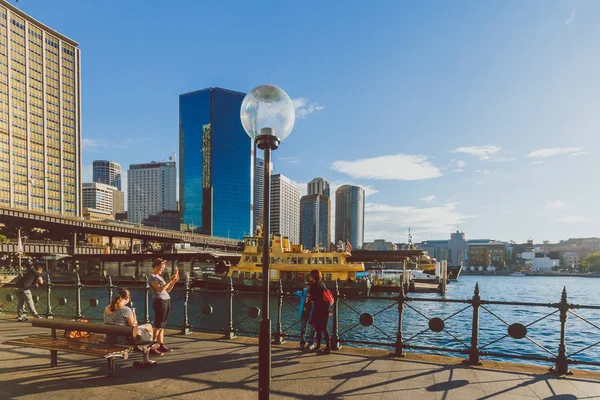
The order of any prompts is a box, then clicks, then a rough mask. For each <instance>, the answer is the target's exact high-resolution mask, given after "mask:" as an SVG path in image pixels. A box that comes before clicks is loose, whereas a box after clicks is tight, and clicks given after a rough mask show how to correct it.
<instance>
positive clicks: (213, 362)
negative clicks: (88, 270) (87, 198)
mask: <svg viewBox="0 0 600 400" xmlns="http://www.w3.org/2000/svg"><path fill="white" fill-rule="evenodd" d="M13 321H14V319H13V318H8V317H7V316H2V317H0V341H6V340H9V339H15V338H19V337H23V336H25V335H29V334H32V333H36V332H39V333H44V330H39V329H35V328H32V327H31V324H29V323H16V322H13ZM220 337H221V336H218V335H209V334H200V333H194V334H192V335H189V336H181V335H176V334H169V335H168V337H167V339H166V342H167V344H168V345H169V346H172V347H173V348H175V350H174V351H173V352H171V353H169V354H166V355H164V356H162V357H154V358H153V359H155V360H157V361H158V363H159V364H158V365H157V366H155V367H153V368H149V369H138V368H135V367H133V366H131V362H133V361H135V360H137V358H138V357H139V358H140V359H141V355H133V356H132V357H131V358H130V359H129V361H131V362H129V363H122V364H121V366H120V367H118V368H117V375H116V376H115V377H113V378H108V377H106V376H105V374H104V372H105V371H104V367H105V365H104V362H103V361H102V360H94V359H89V358H86V357H83V356H78V355H67V354H59V356H58V357H59V366H58V367H57V368H53V369H51V368H50V367H49V361H48V360H49V357H48V354H47V352H45V351H42V350H33V349H24V348H18V347H11V346H0V399H9V398H10V399H48V398H52V399H78V400H79V399H159V398H167V397H168V398H175V399H210V400H217V399H227V400H230V399H235V400H242V399H253V400H255V399H256V398H258V394H257V379H258V376H257V375H258V365H257V362H258V361H257V360H258V347H257V341H256V339H252V338H238V339H234V340H221V339H220ZM296 345H297V344H296V343H295V342H288V343H286V344H284V345H282V346H273V374H272V376H273V380H272V383H271V398H272V399H390V400H391V399H400V398H406V399H461V400H467V399H492V398H493V399H537V398H550V399H577V398H581V399H583V398H585V399H591V398H600V373H595V372H585V371H575V374H574V375H573V376H570V377H568V378H559V377H556V376H553V375H549V374H547V373H546V372H547V371H546V369H544V368H540V367H533V366H524V365H518V364H508V363H496V362H489V361H488V362H486V363H485V365H484V366H482V367H475V368H471V367H467V366H464V365H463V364H461V360H459V359H456V358H450V357H441V356H427V355H416V354H409V355H408V356H407V357H405V358H393V357H390V356H388V355H387V354H388V353H387V352H385V351H379V350H365V349H350V348H345V349H344V350H342V351H340V352H337V353H335V354H332V355H329V356H327V355H324V356H319V355H315V354H313V353H306V352H305V353H302V352H299V351H297V350H295V349H294V347H295V346H296Z"/></svg>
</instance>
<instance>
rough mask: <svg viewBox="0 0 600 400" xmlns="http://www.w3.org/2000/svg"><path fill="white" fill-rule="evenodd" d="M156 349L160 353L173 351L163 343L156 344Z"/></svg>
mask: <svg viewBox="0 0 600 400" xmlns="http://www.w3.org/2000/svg"><path fill="white" fill-rule="evenodd" d="M158 351H160V352H161V353H166V352H169V351H173V349H171V348H170V347H167V346H165V344H164V343H161V344H160V346H158Z"/></svg>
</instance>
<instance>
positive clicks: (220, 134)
mask: <svg viewBox="0 0 600 400" xmlns="http://www.w3.org/2000/svg"><path fill="white" fill-rule="evenodd" d="M244 96H245V94H244V93H239V92H234V91H231V90H225V89H220V88H209V89H204V90H199V91H197V92H191V93H186V94H182V95H180V96H179V156H180V158H179V159H180V169H179V200H180V210H181V219H182V221H181V222H182V223H183V224H186V225H187V226H189V227H195V229H193V230H194V231H196V232H199V233H204V234H208V235H213V236H219V237H229V238H231V239H242V238H243V237H244V236H245V235H248V234H250V233H252V225H253V221H252V219H253V184H254V181H253V176H254V143H253V142H252V141H251V140H250V137H249V136H248V135H247V134H246V132H245V131H244V128H243V127H242V123H241V121H240V107H241V105H242V100H243V99H244Z"/></svg>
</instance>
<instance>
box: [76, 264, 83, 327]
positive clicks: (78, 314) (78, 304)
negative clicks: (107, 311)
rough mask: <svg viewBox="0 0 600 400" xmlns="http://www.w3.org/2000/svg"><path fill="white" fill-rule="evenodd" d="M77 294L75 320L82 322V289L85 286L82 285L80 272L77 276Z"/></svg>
mask: <svg viewBox="0 0 600 400" xmlns="http://www.w3.org/2000/svg"><path fill="white" fill-rule="evenodd" d="M75 277H76V279H75V292H76V294H77V297H76V298H75V320H76V321H81V319H82V318H83V315H81V288H82V287H83V285H82V284H81V279H79V272H78V273H77V274H75Z"/></svg>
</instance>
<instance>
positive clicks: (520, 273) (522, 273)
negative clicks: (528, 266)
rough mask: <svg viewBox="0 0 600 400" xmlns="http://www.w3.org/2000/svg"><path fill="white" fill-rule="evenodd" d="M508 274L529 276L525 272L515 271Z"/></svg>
mask: <svg viewBox="0 0 600 400" xmlns="http://www.w3.org/2000/svg"><path fill="white" fill-rule="evenodd" d="M508 276H527V275H525V272H518V271H517V272H513V273H512V274H508Z"/></svg>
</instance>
